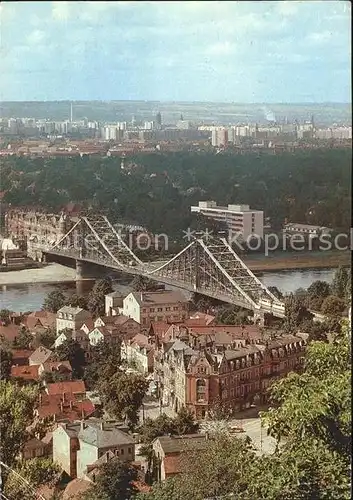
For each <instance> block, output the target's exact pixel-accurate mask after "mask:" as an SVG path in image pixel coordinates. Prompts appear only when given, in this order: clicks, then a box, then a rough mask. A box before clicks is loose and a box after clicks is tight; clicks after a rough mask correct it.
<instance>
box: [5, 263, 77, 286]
mask: <svg viewBox="0 0 353 500" xmlns="http://www.w3.org/2000/svg"><path fill="white" fill-rule="evenodd" d="M75 279H76V270H75V269H71V267H66V266H62V265H61V264H48V265H47V266H45V267H42V268H39V269H23V270H21V271H7V272H6V273H0V286H1V285H19V284H28V283H72V282H73V281H75Z"/></svg>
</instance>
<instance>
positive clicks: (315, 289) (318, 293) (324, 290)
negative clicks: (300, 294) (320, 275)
mask: <svg viewBox="0 0 353 500" xmlns="http://www.w3.org/2000/svg"><path fill="white" fill-rule="evenodd" d="M307 293H308V295H309V297H310V299H317V298H323V299H324V298H325V297H327V296H328V295H330V285H329V284H328V283H327V282H326V281H320V280H317V281H313V283H311V285H310V286H309V288H308V290H307Z"/></svg>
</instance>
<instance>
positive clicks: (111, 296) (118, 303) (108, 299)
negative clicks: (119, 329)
mask: <svg viewBox="0 0 353 500" xmlns="http://www.w3.org/2000/svg"><path fill="white" fill-rule="evenodd" d="M122 305H123V297H122V295H121V293H120V292H111V293H108V294H107V295H106V296H105V314H106V316H116V315H117V314H119V307H122Z"/></svg>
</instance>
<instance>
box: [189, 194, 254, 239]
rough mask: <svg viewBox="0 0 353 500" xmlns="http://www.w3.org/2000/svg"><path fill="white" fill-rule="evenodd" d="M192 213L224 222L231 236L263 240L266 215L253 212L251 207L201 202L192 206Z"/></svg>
mask: <svg viewBox="0 0 353 500" xmlns="http://www.w3.org/2000/svg"><path fill="white" fill-rule="evenodd" d="M191 212H197V213H201V214H203V215H205V216H206V217H209V218H210V219H213V220H215V221H218V222H223V223H224V224H225V225H226V226H227V228H228V231H229V232H230V233H231V234H233V235H234V234H236V233H238V234H240V235H241V236H242V238H243V239H244V240H246V239H247V238H249V237H251V236H255V235H256V236H258V237H260V238H263V235H264V213H263V211H262V210H252V209H251V208H250V207H249V205H228V206H227V207H220V206H217V203H216V202H215V201H200V202H199V205H198V206H197V207H196V206H192V207H191Z"/></svg>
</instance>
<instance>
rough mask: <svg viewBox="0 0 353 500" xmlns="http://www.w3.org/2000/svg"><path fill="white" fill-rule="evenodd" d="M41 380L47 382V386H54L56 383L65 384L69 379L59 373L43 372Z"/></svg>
mask: <svg viewBox="0 0 353 500" xmlns="http://www.w3.org/2000/svg"><path fill="white" fill-rule="evenodd" d="M40 380H41V381H44V382H46V383H47V384H54V383H55V382H63V381H64V380H67V377H66V376H65V375H64V374H63V373H60V372H59V371H55V372H52V371H51V372H43V373H42V374H41V376H40Z"/></svg>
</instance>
